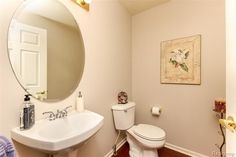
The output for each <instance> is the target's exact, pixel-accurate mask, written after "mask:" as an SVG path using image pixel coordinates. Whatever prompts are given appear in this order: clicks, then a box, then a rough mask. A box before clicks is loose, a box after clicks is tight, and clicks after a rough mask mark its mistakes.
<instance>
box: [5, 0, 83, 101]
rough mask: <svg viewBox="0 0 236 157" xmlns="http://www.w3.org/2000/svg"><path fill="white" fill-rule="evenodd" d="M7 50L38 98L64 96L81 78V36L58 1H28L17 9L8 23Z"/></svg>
mask: <svg viewBox="0 0 236 157" xmlns="http://www.w3.org/2000/svg"><path fill="white" fill-rule="evenodd" d="M8 53H9V59H10V62H11V66H12V69H13V72H14V74H15V76H16V78H17V80H18V82H19V83H20V84H21V86H22V87H23V88H24V90H25V91H27V92H28V93H29V94H31V95H32V96H33V97H34V98H36V99H38V100H41V101H47V102H55V101H59V100H62V99H65V98H66V97H68V96H69V95H70V94H71V93H72V92H73V91H74V90H75V89H76V88H77V86H78V84H79V82H80V80H81V77H82V73H83V69H84V62H85V61H84V60H85V59H84V58H85V52H84V44H83V40H82V35H81V33H80V30H79V27H78V25H77V23H76V21H75V19H74V17H73V15H72V14H71V13H70V12H69V10H68V9H67V8H66V7H65V6H64V5H63V4H62V3H61V2H59V1H57V0H28V1H25V2H24V3H23V4H22V6H20V7H19V8H18V9H17V11H16V13H15V15H14V16H13V18H12V21H11V24H10V26H9V32H8Z"/></svg>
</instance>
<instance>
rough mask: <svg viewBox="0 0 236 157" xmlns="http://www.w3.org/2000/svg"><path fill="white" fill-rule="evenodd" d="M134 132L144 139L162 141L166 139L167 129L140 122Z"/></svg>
mask: <svg viewBox="0 0 236 157" xmlns="http://www.w3.org/2000/svg"><path fill="white" fill-rule="evenodd" d="M133 133H134V134H135V135H137V136H139V137H141V138H143V139H146V140H150V141H161V140H163V139H165V136H166V134H165V131H164V130H162V129H161V128H159V127H156V126H153V125H148V124H138V125H136V126H135V127H133Z"/></svg>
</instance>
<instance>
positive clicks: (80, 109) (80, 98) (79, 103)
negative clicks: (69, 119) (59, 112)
mask: <svg viewBox="0 0 236 157" xmlns="http://www.w3.org/2000/svg"><path fill="white" fill-rule="evenodd" d="M76 110H77V111H78V112H83V111H84V100H83V96H82V94H81V92H79V95H78V97H77V98H76Z"/></svg>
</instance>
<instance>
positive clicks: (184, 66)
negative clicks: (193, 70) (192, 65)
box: [180, 63, 188, 72]
mask: <svg viewBox="0 0 236 157" xmlns="http://www.w3.org/2000/svg"><path fill="white" fill-rule="evenodd" d="M180 67H181V68H182V69H183V70H184V71H186V72H188V66H187V65H186V64H185V63H183V64H180Z"/></svg>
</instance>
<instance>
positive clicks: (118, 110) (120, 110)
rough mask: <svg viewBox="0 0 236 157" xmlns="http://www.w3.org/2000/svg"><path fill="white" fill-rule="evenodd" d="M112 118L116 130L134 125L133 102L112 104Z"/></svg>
mask: <svg viewBox="0 0 236 157" xmlns="http://www.w3.org/2000/svg"><path fill="white" fill-rule="evenodd" d="M112 112H113V118H114V123H115V127H116V129H117V130H127V129H129V128H130V127H132V126H133V125H134V115H135V103H134V102H128V103H127V104H115V105H113V106H112Z"/></svg>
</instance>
